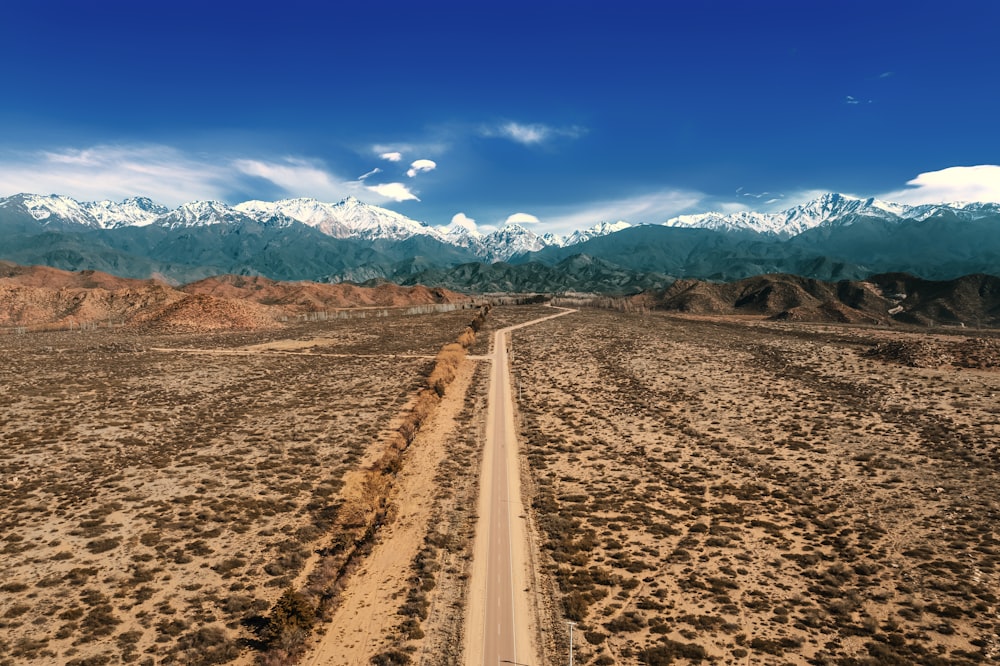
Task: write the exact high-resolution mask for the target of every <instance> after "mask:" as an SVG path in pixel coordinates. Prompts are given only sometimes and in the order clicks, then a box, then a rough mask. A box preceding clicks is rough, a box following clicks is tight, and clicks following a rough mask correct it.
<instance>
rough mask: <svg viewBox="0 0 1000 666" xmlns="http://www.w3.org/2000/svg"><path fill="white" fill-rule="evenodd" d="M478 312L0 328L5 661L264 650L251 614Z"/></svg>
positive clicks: (309, 546) (323, 529)
mask: <svg viewBox="0 0 1000 666" xmlns="http://www.w3.org/2000/svg"><path fill="white" fill-rule="evenodd" d="M469 317H470V314H469V313H468V312H453V313H441V314H429V315H413V316H407V317H399V318H395V319H394V318H390V317H385V318H382V317H380V318H375V319H370V320H331V321H328V322H317V323H310V324H302V325H297V326H294V327H290V328H289V329H287V330H283V331H266V332H259V333H257V332H252V333H246V332H239V333H233V332H224V333H219V334H190V335H155V336H152V335H143V334H138V333H135V332H130V331H123V330H121V331H119V330H113V331H105V330H100V331H83V332H79V331H74V332H72V333H70V332H65V333H62V332H55V333H37V334H35V333H32V334H25V335H7V336H0V356H2V357H3V358H4V363H3V364H2V365H0V564H2V565H3V566H4V569H5V571H6V574H7V575H6V579H5V580H4V581H3V582H2V583H0V625H2V627H0V629H2V630H0V664H4V665H6V664H15V663H16V664H22V663H39V664H48V663H53V664H60V663H67V662H69V661H71V660H73V659H84V660H87V659H93V660H94V661H93V662H92V663H109V664H114V663H132V662H134V661H136V660H137V659H138V660H139V661H142V659H145V658H146V656H148V655H149V654H154V653H155V654H156V655H157V659H171V658H172V659H174V660H176V661H177V662H178V663H195V662H199V663H208V662H210V661H211V662H212V663H221V662H223V661H228V660H232V659H234V658H237V657H238V655H239V654H240V653H241V652H242V653H243V654H244V655H245V656H244V659H252V655H249V653H248V651H247V650H246V649H245V647H244V643H243V642H242V639H246V638H251V637H252V634H251V633H250V632H249V630H248V628H247V626H246V622H247V621H253V619H254V618H255V617H259V616H261V615H266V614H267V612H268V610H269V609H270V607H271V605H272V604H273V603H274V600H275V599H276V598H277V596H278V595H279V594H280V593H281V590H282V589H283V588H284V587H286V586H288V585H290V584H292V583H293V582H294V581H296V580H297V579H298V577H300V576H301V574H302V572H303V570H304V568H305V567H306V566H307V563H308V561H309V559H310V557H311V554H312V553H313V551H314V549H315V545H316V544H317V543H318V542H319V541H320V540H321V539H322V538H323V537H324V535H325V534H326V533H327V530H329V526H330V520H331V512H332V510H333V509H334V508H335V507H336V506H337V503H338V493H339V491H340V489H341V488H342V486H343V483H344V479H345V478H346V476H347V475H349V474H350V473H351V471H352V470H353V469H355V468H356V467H357V466H358V465H360V464H361V461H362V460H363V459H364V458H365V456H366V455H367V454H369V453H370V452H371V445H372V443H373V442H382V441H384V433H385V432H387V431H388V429H390V428H391V426H392V419H393V418H394V417H395V416H397V415H398V413H399V412H400V411H402V410H403V409H404V407H405V405H406V404H407V402H408V401H409V400H410V398H411V397H412V395H413V393H414V391H415V390H416V388H417V387H418V386H419V385H420V383H421V382H422V381H423V378H422V375H423V374H424V373H425V372H426V371H427V370H428V369H429V365H430V363H431V361H430V357H431V356H433V354H435V353H436V351H437V350H438V349H440V347H441V346H442V345H443V344H445V343H448V342H450V341H452V340H454V338H455V336H456V334H457V333H458V332H460V331H461V330H462V327H463V326H465V325H466V324H467V322H468V320H469ZM154 348H155V350H154ZM265 349H275V350H278V349H284V351H274V352H270V353H269V352H265V351H264V350H265ZM187 350H197V351H199V352H201V351H205V350H208V351H212V350H215V351H221V352H223V353H208V354H203V353H192V352H189V351H187ZM225 350H229V351H231V352H233V353H234V354H236V355H232V354H230V353H226V351H225ZM324 351H325V352H330V354H327V355H324V354H322V353H317V352H324ZM332 354H337V355H336V356H334V355H332ZM144 653H146V654H144ZM88 663H91V662H88Z"/></svg>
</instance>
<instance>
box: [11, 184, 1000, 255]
mask: <svg viewBox="0 0 1000 666" xmlns="http://www.w3.org/2000/svg"><path fill="white" fill-rule="evenodd" d="M0 211H3V212H4V213H5V214H8V215H9V214H15V215H16V219H18V220H19V222H18V223H19V224H21V225H28V226H29V227H33V226H34V225H35V224H37V225H38V226H40V227H43V228H48V229H52V230H74V229H79V228H81V227H82V228H84V229H117V228H121V227H141V226H148V225H156V226H160V227H164V228H167V229H174V230H176V229H184V228H191V227H208V226H212V225H220V224H226V225H244V224H257V225H262V226H265V227H268V228H272V229H283V228H286V227H290V226H292V225H295V224H299V223H301V224H304V225H307V226H309V227H312V228H314V229H316V230H318V231H320V232H322V233H323V234H326V235H327V236H331V237H333V238H337V239H358V240H362V241H390V242H392V241H404V240H408V239H412V238H420V239H428V240H432V241H437V242H440V243H443V244H445V245H447V246H451V247H453V248H457V249H460V250H464V251H465V253H466V254H464V256H468V257H470V258H472V257H474V258H478V259H479V260H481V261H486V262H494V261H510V260H511V259H514V258H515V257H518V256H521V255H524V254H528V253H532V252H537V251H539V250H542V249H545V248H559V247H563V248H565V247H568V246H573V245H577V244H582V243H586V242H587V241H590V240H592V239H594V238H596V237H599V236H608V235H613V234H617V233H619V232H622V231H624V230H626V229H628V228H629V227H630V226H631V225H630V224H629V223H628V222H625V221H618V222H614V223H609V222H602V223H600V224H597V225H595V226H593V227H591V228H589V229H586V230H577V231H574V232H573V233H571V234H570V235H568V236H566V237H560V236H557V235H554V234H538V233H536V232H534V231H532V230H531V229H529V228H526V227H524V226H521V225H518V224H508V225H505V226H503V227H501V228H500V229H497V230H495V231H492V232H491V233H488V234H484V233H482V232H481V231H480V230H479V229H478V228H477V227H476V225H475V223H474V222H473V221H472V220H469V219H468V218H459V219H458V220H457V221H456V222H453V223H452V224H450V225H447V226H438V227H432V226H429V225H427V224H425V223H423V222H419V221H417V220H413V219H410V218H408V217H406V216H405V215H402V214H400V213H396V212H394V211H391V210H387V209H385V208H380V207H378V206H372V205H369V204H366V203H363V202H361V201H358V200H357V199H355V198H353V197H348V198H346V199H344V200H342V201H340V202H337V203H324V202H321V201H317V200H316V199H311V198H297V199H283V200H280V201H274V202H270V201H257V200H254V201H246V202H244V203H241V204H237V205H235V206H230V205H228V204H225V203H223V202H220V201H193V202H189V203H185V204H183V205H181V206H178V207H177V208H175V209H172V210H171V209H168V208H166V207H164V206H161V205H158V204H156V203H154V202H153V201H151V200H150V199H148V198H145V197H132V198H129V199H125V200H123V201H121V202H113V201H97V202H79V201H76V200H75V199H72V198H70V197H65V196H59V195H54V194H53V195H36V194H16V195H13V196H10V197H6V198H0ZM997 214H1000V205H998V204H991V203H978V202H971V203H956V204H933V205H924V206H906V205H902V204H894V203H889V202H885V201H880V200H878V199H874V198H869V199H860V198H857V197H851V196H847V195H843V194H825V195H823V196H821V197H819V198H817V199H815V200H813V201H810V202H808V203H806V204H803V205H801V206H795V207H793V208H789V209H787V210H784V211H780V212H771V213H760V212H751V211H739V212H735V213H720V212H709V213H699V214H694V215H681V216H678V217H674V218H672V219H669V220H667V221H666V222H664V223H663V224H664V226H667V227H689V228H704V229H712V230H716V231H720V232H744V233H745V232H754V233H757V234H762V235H764V236H767V237H770V238H772V239H776V240H783V239H788V238H791V237H793V236H797V235H799V234H801V233H803V232H805V231H808V230H810V229H815V228H817V227H822V226H827V227H847V226H850V225H853V224H856V223H858V222H859V221H862V220H864V221H871V220H881V221H885V222H889V223H891V224H895V223H900V222H902V221H904V220H924V219H927V218H929V217H941V216H944V217H949V218H952V219H956V220H959V221H962V220H969V221H973V220H977V219H980V218H984V217H987V216H991V215H997ZM431 247H433V246H431ZM425 251H428V252H430V254H431V255H433V254H435V251H434V250H425ZM459 254H462V253H459ZM450 256H453V257H454V256H455V254H454V253H452V255H450Z"/></svg>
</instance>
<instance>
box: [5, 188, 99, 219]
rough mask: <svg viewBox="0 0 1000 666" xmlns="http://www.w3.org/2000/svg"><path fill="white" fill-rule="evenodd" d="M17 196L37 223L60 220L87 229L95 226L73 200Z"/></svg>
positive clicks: (53, 197)
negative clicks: (80, 225)
mask: <svg viewBox="0 0 1000 666" xmlns="http://www.w3.org/2000/svg"><path fill="white" fill-rule="evenodd" d="M19 196H20V197H21V201H22V202H23V204H24V207H25V208H26V209H27V210H28V212H29V213H31V216H32V217H33V218H35V219H36V220H38V221H39V222H43V221H44V222H45V223H48V221H49V220H53V219H62V220H67V221H69V222H73V223H75V224H82V225H84V226H87V227H94V226H97V222H96V220H95V219H94V217H93V216H92V215H90V213H88V212H87V209H86V208H84V207H83V205H81V204H80V202H79V201H77V200H75V199H70V198H69V197H63V196H59V195H58V194H49V195H47V196H45V195H39V194H22V195H19Z"/></svg>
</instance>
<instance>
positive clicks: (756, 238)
mask: <svg viewBox="0 0 1000 666" xmlns="http://www.w3.org/2000/svg"><path fill="white" fill-rule="evenodd" d="M0 235H2V238H3V242H2V243H0V259H7V260H9V261H13V262H16V263H18V264H22V265H28V264H38V265H46V266H51V267H54V268H60V269H63V270H72V271H77V270H96V271H101V272H105V273H110V274H114V275H120V276H123V277H130V278H140V279H144V278H150V277H153V276H156V277H157V278H159V279H163V280H165V281H169V282H170V283H171V284H185V283H190V282H193V281H196V280H200V279H203V278H207V277H211V276H216V275H224V274H234V275H244V276H252V275H259V276H264V277H268V278H270V279H273V280H308V281H313V282H328V283H336V282H356V283H363V282H367V281H369V280H387V281H390V282H394V283H397V284H399V283H402V284H417V283H421V284H425V285H429V286H441V287H447V288H449V289H455V290H462V291H473V292H475V291H479V292H481V291H496V290H505V289H510V290H517V291H539V292H540V291H544V292H551V291H595V292H599V293H605V294H617V295H622V294H632V293H636V292H638V291H642V290H644V289H651V288H656V287H664V286H666V285H668V284H670V283H671V282H673V280H674V279H689V278H693V279H705V280H712V281H733V280H740V279H743V278H747V277H751V276H755V275H766V274H778V273H783V274H793V275H801V276H804V277H810V278H816V279H820V280H826V281H837V280H863V279H866V278H868V277H869V276H872V275H878V274H881V273H908V274H911V275H915V276H919V277H922V278H925V279H931V280H946V279H952V278H957V277H959V276H962V275H969V274H976V273H995V272H996V271H997V268H998V267H1000V205H998V204H993V203H982V202H973V203H961V204H935V205H927V206H905V205H902V204H894V203H890V202H884V201H879V200H877V199H871V198H869V199H859V198H857V197H850V196H847V195H843V194H826V195H823V196H820V197H818V198H817V199H815V200H813V201H811V202H808V203H806V204H803V205H801V206H795V207H792V208H789V209H787V210H785V211H781V212H777V213H759V212H750V211H742V212H738V213H732V214H722V213H703V214H698V215H686V216H679V217H676V218H672V219H670V220H666V221H665V222H664V223H663V224H639V225H631V224H629V223H628V222H625V221H619V222H615V223H606V222H602V223H598V224H595V225H594V226H592V227H591V228H590V229H587V230H583V231H577V232H574V233H573V234H571V235H569V236H568V237H559V236H554V235H551V234H539V233H535V232H534V231H533V230H532V229H530V228H527V227H525V226H521V225H517V224H508V225H505V226H503V227H502V228H500V229H497V230H495V231H493V232H491V233H488V234H484V233H482V232H481V231H480V230H479V229H478V228H477V227H476V225H475V224H474V223H473V222H472V221H470V220H468V219H466V220H461V219H460V220H456V221H455V222H453V223H452V224H450V225H448V226H431V225H428V224H425V223H423V222H419V221H416V220H412V219H409V218H407V217H405V216H403V215H401V214H399V213H396V212H394V211H390V210H386V209H384V208H379V207H378V206H371V205H368V204H365V203H363V202H361V201H358V200H357V199H353V198H347V199H344V200H342V201H340V202H338V203H323V202H320V201H317V200H315V199H285V200H281V201H276V202H264V201H248V202H244V203H242V204H238V205H236V206H230V205H228V204H225V203H222V202H218V201H195V202H189V203H186V204H183V205H181V206H178V207H177V208H175V209H172V210H170V209H167V208H166V207H163V206H159V205H158V204H156V203H154V202H152V201H150V200H148V199H144V198H140V197H133V198H131V199H126V200H124V201H122V202H119V203H115V202H109V201H101V202H78V201H76V200H74V199H71V198H69V197H62V196H58V195H47V196H39V195H32V194H17V195H14V196H10V197H6V198H0ZM475 264H478V265H479V266H480V268H478V269H473V268H472V266H473V265H475Z"/></svg>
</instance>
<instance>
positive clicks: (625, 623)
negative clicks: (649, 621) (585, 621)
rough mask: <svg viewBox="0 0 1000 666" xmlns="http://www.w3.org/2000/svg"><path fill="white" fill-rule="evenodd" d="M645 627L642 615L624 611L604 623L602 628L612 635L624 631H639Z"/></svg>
mask: <svg viewBox="0 0 1000 666" xmlns="http://www.w3.org/2000/svg"><path fill="white" fill-rule="evenodd" d="M645 626H646V618H645V617H643V616H642V613H638V612H636V611H626V612H625V613H622V614H621V615H619V616H618V617H616V618H614V619H612V620H611V621H609V622H605V623H604V628H605V629H607V630H608V631H610V632H611V633H613V634H617V633H621V632H624V631H639V630H640V629H642V628H643V627H645Z"/></svg>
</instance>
